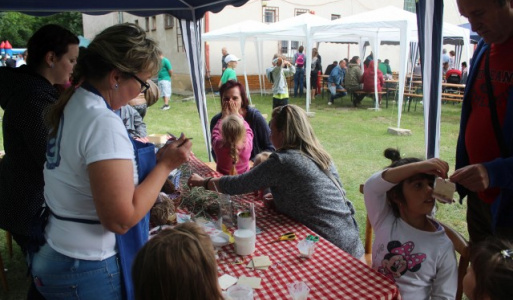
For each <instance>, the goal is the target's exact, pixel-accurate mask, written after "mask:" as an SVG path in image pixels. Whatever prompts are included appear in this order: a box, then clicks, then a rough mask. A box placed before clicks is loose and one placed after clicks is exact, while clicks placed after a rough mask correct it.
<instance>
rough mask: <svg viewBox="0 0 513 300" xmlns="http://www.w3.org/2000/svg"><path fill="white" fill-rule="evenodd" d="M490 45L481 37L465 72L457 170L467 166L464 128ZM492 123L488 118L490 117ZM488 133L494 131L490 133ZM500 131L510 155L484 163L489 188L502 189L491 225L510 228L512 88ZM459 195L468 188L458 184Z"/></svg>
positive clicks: (512, 215)
mask: <svg viewBox="0 0 513 300" xmlns="http://www.w3.org/2000/svg"><path fill="white" fill-rule="evenodd" d="M489 48H490V45H488V44H485V43H484V41H483V40H481V41H480V42H479V45H478V46H477V48H476V51H474V59H473V63H472V65H471V67H470V71H469V74H468V81H467V86H466V87H465V95H464V98H463V107H462V111H461V121H460V133H459V137H458V144H457V146H456V169H460V168H462V167H465V166H467V165H469V158H468V153H467V150H466V147H465V129H466V127H467V121H468V118H469V116H470V112H471V110H472V104H471V97H470V95H471V93H472V86H473V85H474V82H475V79H476V76H477V74H478V72H479V65H480V63H481V60H482V59H483V58H484V57H485V54H486V51H487V50H488V49H489ZM490 122H491V120H490ZM490 134H494V133H493V132H491V133H490ZM502 134H503V136H504V142H505V144H506V147H507V148H508V153H509V157H507V158H502V157H498V158H496V159H494V160H492V161H489V162H485V163H483V166H484V167H485V168H486V170H487V172H488V177H489V179H490V187H498V188H500V190H501V192H500V194H499V196H498V197H497V199H495V201H494V202H493V204H492V218H493V219H492V222H493V223H492V226H493V228H495V227H497V226H501V227H513V156H512V154H513V87H510V89H509V91H508V99H507V106H506V117H505V119H504V124H503V125H502ZM457 189H458V193H459V195H460V197H461V198H463V197H465V196H466V195H467V194H468V190H467V189H465V188H464V187H463V186H461V185H458V186H457Z"/></svg>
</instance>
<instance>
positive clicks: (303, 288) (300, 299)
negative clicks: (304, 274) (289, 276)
mask: <svg viewBox="0 0 513 300" xmlns="http://www.w3.org/2000/svg"><path fill="white" fill-rule="evenodd" d="M287 287H288V288H289V293H290V296H292V299H294V300H306V299H307V298H308V294H309V293H310V288H309V287H308V286H307V285H306V283H304V282H303V281H296V282H294V283H289V284H287Z"/></svg>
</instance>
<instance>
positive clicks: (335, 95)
mask: <svg viewBox="0 0 513 300" xmlns="http://www.w3.org/2000/svg"><path fill="white" fill-rule="evenodd" d="M328 84H329V90H330V93H331V97H330V102H333V100H335V99H337V98H340V97H344V96H345V95H347V92H338V93H337V90H342V89H344V87H343V86H341V85H340V84H337V85H336V86H332V85H331V83H329V82H328Z"/></svg>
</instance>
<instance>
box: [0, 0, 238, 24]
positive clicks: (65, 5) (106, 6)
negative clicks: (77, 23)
mask: <svg viewBox="0 0 513 300" xmlns="http://www.w3.org/2000/svg"><path fill="white" fill-rule="evenodd" d="M247 1H248V0H145V1H140V0H123V1H106V0H87V1H84V0H68V1H62V0H23V1H21V0H19V1H12V0H0V7H1V9H0V10H2V11H18V12H22V13H26V14H29V15H34V16H46V15H52V14H55V13H60V12H70V11H77V12H81V13H86V14H91V15H102V14H107V13H110V12H113V11H124V12H128V13H131V14H133V15H137V16H152V15H158V14H171V15H173V16H175V17H177V18H179V19H185V20H195V19H200V18H202V17H203V15H204V14H205V13H206V12H207V11H211V12H219V11H221V10H222V9H223V8H224V7H225V6H226V5H233V6H241V5H243V4H245V3H246V2H247Z"/></svg>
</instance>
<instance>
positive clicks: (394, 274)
mask: <svg viewBox="0 0 513 300" xmlns="http://www.w3.org/2000/svg"><path fill="white" fill-rule="evenodd" d="M382 173H383V171H380V172H377V173H375V174H374V175H372V176H371V177H370V178H369V179H368V180H367V182H365V186H364V199H365V206H366V208H367V214H368V216H369V220H370V223H371V224H372V227H373V228H374V231H375V238H374V243H373V246H372V268H373V269H376V270H378V272H380V273H381V274H383V275H385V276H386V277H387V278H389V279H390V280H392V281H394V282H395V283H396V284H397V286H398V287H399V291H400V292H401V295H402V297H403V299H408V300H425V299H432V300H435V299H437V300H440V299H454V298H455V296H456V289H457V281H458V273H457V263H456V256H455V254H454V246H453V244H452V242H451V240H450V239H449V238H448V237H447V235H446V234H445V230H444V229H443V227H442V226H441V225H440V224H439V223H438V222H436V221H434V220H433V224H434V225H435V227H437V228H438V230H437V231H436V232H428V231H422V230H419V229H416V228H414V227H412V226H410V225H409V224H408V223H406V222H404V221H403V220H402V219H401V218H396V217H395V216H394V214H393V212H392V208H391V207H390V205H388V203H387V201H386V192H387V191H388V190H390V189H391V188H393V187H394V186H395V184H393V183H390V182H388V181H386V180H384V179H383V177H382Z"/></svg>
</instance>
